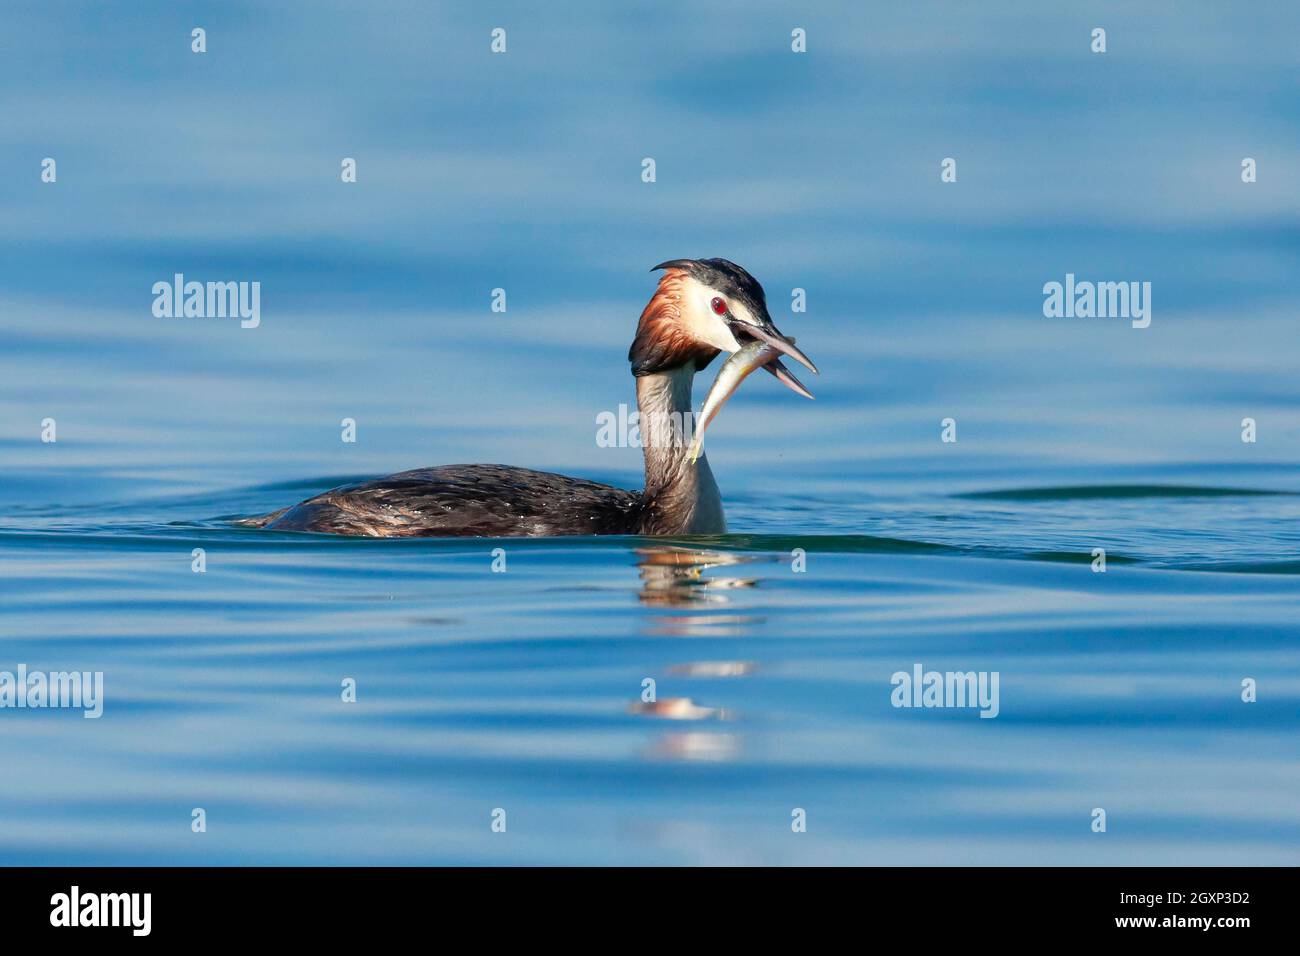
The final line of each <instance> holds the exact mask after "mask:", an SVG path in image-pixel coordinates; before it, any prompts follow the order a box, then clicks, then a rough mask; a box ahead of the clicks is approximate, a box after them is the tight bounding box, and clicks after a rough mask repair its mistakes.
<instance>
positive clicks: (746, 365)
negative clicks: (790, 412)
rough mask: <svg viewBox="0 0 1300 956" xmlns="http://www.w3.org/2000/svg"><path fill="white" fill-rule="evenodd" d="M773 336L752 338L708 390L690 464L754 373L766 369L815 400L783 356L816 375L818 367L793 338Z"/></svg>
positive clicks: (720, 370) (725, 364)
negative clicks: (729, 401) (711, 427)
mask: <svg viewBox="0 0 1300 956" xmlns="http://www.w3.org/2000/svg"><path fill="white" fill-rule="evenodd" d="M745 328H746V329H747V330H750V329H752V328H753V327H752V326H750V325H748V324H746V325H745ZM772 332H774V333H775V336H767V335H764V336H762V337H752V338H750V339H749V340H748V341H747V342H746V343H745V344H744V345H742V346H741V347H740V350H739V351H737V352H733V353H732V355H731V357H730V358H728V359H727V361H726V362H724V363H723V365H722V368H721V369H719V370H718V377H717V378H716V379H715V380H714V382H713V387H712V388H710V389H709V394H708V395H706V396H705V398H704V405H703V407H702V408H701V409H700V414H699V416H698V417H697V418H696V420H695V439H694V441H692V442H691V447H690V449H689V450H688V451H687V453H686V460H687V461H688V462H689V463H691V464H694V463H695V462H696V461H697V460H698V459H699V457H700V452H701V451H702V450H703V448H704V432H705V430H706V429H707V428H708V427H709V423H710V422H712V421H713V419H714V418H716V417H717V415H718V412H720V411H721V410H722V406H723V405H725V404H726V403H727V399H729V398H731V396H732V395H733V394H734V393H735V392H736V389H738V388H740V383H741V382H743V381H744V380H745V379H747V378H748V377H749V375H750V373H752V372H754V371H755V370H757V369H760V368H765V369H767V370H768V371H769V372H771V373H772V374H773V375H775V376H776V378H777V380H778V381H780V382H782V383H783V384H785V385H786V386H787V387H788V388H790V389H792V390H793V391H795V392H797V393H799V394H800V395H802V396H804V397H805V398H812V397H813V395H812V392H810V391H808V389H806V388H804V386H803V383H801V382H800V381H799V380H798V379H797V378H795V377H794V376H793V375H792V374H790V370H789V369H788V368H786V367H785V365H784V364H783V363H782V362H781V359H780V356H781V355H789V356H791V357H792V358H795V359H797V360H798V361H800V362H802V363H803V364H804V365H807V366H808V367H809V368H811V369H812V370H813V371H814V372H816V371H817V369H816V367H815V366H814V365H813V364H812V362H811V361H810V360H809V359H808V357H807V356H805V355H804V354H803V352H801V351H799V349H798V348H797V347H796V346H795V344H794V339H793V338H786V337H785V336H783V335H781V333H780V332H776V328H775V326H773V327H772ZM738 338H739V336H738Z"/></svg>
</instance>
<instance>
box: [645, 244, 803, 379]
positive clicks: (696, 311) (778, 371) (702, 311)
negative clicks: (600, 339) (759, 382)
mask: <svg viewBox="0 0 1300 956" xmlns="http://www.w3.org/2000/svg"><path fill="white" fill-rule="evenodd" d="M658 269H663V270H664V274H663V276H662V277H661V278H660V279H659V288H658V289H656V290H655V294H654V296H652V297H651V299H650V302H649V304H647V305H646V307H645V311H643V312H642V313H641V321H640V324H639V325H638V326H637V333H636V339H635V340H634V341H633V343H632V348H631V350H630V351H629V352H628V360H629V361H630V362H631V363H632V372H633V374H634V375H650V374H653V373H655V372H662V371H666V370H668V369H673V368H678V367H680V366H683V365H685V364H686V363H687V362H691V361H694V363H695V366H694V367H695V369H697V370H698V369H701V368H704V366H706V365H708V364H709V362H711V361H713V359H714V357H715V356H717V354H718V352H720V351H721V352H728V353H734V352H737V351H739V350H740V348H741V346H743V345H745V344H746V343H749V342H752V341H754V340H756V339H757V340H760V341H763V342H767V343H768V344H769V345H771V346H773V347H774V348H775V349H776V350H777V351H779V352H782V353H783V354H785V355H788V356H790V357H791V358H792V359H794V360H795V361H796V362H800V363H802V364H803V365H806V366H807V367H808V368H809V369H811V370H812V371H814V372H816V371H817V367H816V366H815V365H813V363H812V361H811V360H810V359H809V358H808V356H806V355H804V354H803V352H802V351H800V350H799V349H798V348H797V347H796V346H795V344H794V343H793V342H792V341H791V340H790V339H788V338H787V337H786V336H785V335H783V334H782V333H781V331H780V330H779V329H778V328H777V327H776V324H775V323H774V322H773V321H772V317H771V316H770V315H769V314H768V312H767V296H765V295H764V294H763V287H762V286H761V285H759V283H758V280H757V279H755V278H754V277H753V276H752V275H750V274H749V273H748V272H746V271H745V270H744V269H742V268H741V267H740V266H738V265H736V264H735V263H734V262H729V261H727V260H726V259H670V260H669V261H667V262H661V263H659V265H657V266H655V267H654V269H652V270H651V271H652V272H653V271H655V270H658ZM770 368H771V371H772V372H773V373H774V374H775V375H776V376H777V378H779V379H781V381H783V382H785V384H786V385H788V386H789V387H790V388H792V389H794V390H795V391H797V392H800V393H801V394H806V390H804V389H803V387H802V386H801V385H799V384H798V382H797V381H796V380H795V379H794V377H793V376H791V375H790V374H789V371H788V370H787V369H786V368H785V366H783V365H782V364H781V363H780V361H779V360H777V361H774V362H773V363H771V366H770Z"/></svg>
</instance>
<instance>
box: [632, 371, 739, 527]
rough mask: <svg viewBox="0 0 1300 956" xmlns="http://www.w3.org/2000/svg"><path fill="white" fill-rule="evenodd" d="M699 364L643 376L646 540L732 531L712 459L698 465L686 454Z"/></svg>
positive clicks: (639, 387)
mask: <svg viewBox="0 0 1300 956" xmlns="http://www.w3.org/2000/svg"><path fill="white" fill-rule="evenodd" d="M695 371H696V370H695V362H694V360H692V361H689V362H687V363H686V364H684V365H679V366H678V367H676V368H671V369H666V370H664V371H662V372H652V373H650V374H647V375H639V376H637V379H636V404H637V409H638V410H639V411H640V413H641V414H640V432H641V446H642V449H643V451H644V453H645V502H646V517H645V520H644V522H643V524H644V527H643V529H642V530H643V531H644V532H645V533H646V534H721V533H723V532H724V531H726V530H727V521H726V517H725V516H724V515H723V511H722V495H721V494H720V493H719V492H718V484H717V482H716V481H714V480H713V472H712V471H711V470H710V469H709V460H708V458H707V457H706V456H705V455H704V454H703V453H701V454H700V457H699V458H698V459H697V460H696V461H695V462H694V463H693V464H692V463H690V462H688V461H687V460H686V450H687V448H688V447H689V446H690V443H691V438H692V437H693V435H694V421H695V416H694V410H693V409H692V408H691V383H692V382H693V381H694V379H695Z"/></svg>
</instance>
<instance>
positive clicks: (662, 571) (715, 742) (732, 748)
mask: <svg viewBox="0 0 1300 956" xmlns="http://www.w3.org/2000/svg"><path fill="white" fill-rule="evenodd" d="M636 555H637V567H638V568H639V569H640V573H641V603H642V604H645V605H648V606H650V607H655V608H659V607H674V608H687V609H691V608H713V607H717V606H720V605H726V604H730V603H732V599H731V598H730V597H728V595H727V592H728V591H733V590H735V589H737V588H751V587H753V586H754V585H756V584H757V583H758V582H757V579H755V578H740V577H730V576H725V575H718V574H706V572H711V571H713V570H714V569H716V568H725V567H730V566H733V565H739V564H746V563H749V562H752V561H754V560H756V557H755V556H754V555H745V554H738V553H735V552H726V551H708V550H700V549H695V548H686V547H680V546H658V545H652V546H647V547H641V548H637V549H636ZM762 621H763V618H761V617H759V616H754V615H740V614H716V613H713V612H712V611H709V612H707V613H705V612H703V611H701V612H699V613H686V614H675V615H664V614H657V613H656V614H652V615H650V616H649V617H647V619H646V628H645V630H646V631H647V633H649V634H652V635H655V636H667V637H701V636H706V635H707V636H710V637H720V636H727V635H730V636H733V637H741V636H743V635H744V633H745V632H746V625H751V624H753V625H757V624H761V623H762ZM752 670H753V667H752V665H751V664H748V663H746V662H742V661H698V662H693V663H685V664H674V665H673V666H671V667H669V668H667V670H666V673H667V674H668V675H671V676H673V677H740V676H744V675H745V674H748V673H751V672H752ZM628 710H629V712H631V713H634V714H639V715H642V716H646V717H659V718H667V719H670V720H708V719H714V720H728V719H729V715H728V714H727V712H726V711H724V710H722V709H721V708H717V707H702V706H700V705H698V704H697V703H696V702H695V701H693V700H691V698H689V697H663V698H659V699H657V700H653V701H644V700H642V701H637V702H635V703H633V704H632V705H630V706H629V708H628ZM740 748H741V737H740V735H739V734H736V733H706V732H699V731H695V732H690V733H668V734H665V735H663V736H662V737H660V738H659V739H658V740H656V741H655V743H654V744H653V745H652V746H651V747H650V748H649V749H648V750H647V751H646V753H645V756H646V758H647V759H652V760H705V761H722V760H729V759H731V758H733V757H735V756H736V755H737V754H738V753H739V752H740Z"/></svg>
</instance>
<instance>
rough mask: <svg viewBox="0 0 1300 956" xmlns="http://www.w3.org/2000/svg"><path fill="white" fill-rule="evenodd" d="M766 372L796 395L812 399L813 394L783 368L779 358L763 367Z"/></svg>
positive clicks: (783, 364) (783, 365)
mask: <svg viewBox="0 0 1300 956" xmlns="http://www.w3.org/2000/svg"><path fill="white" fill-rule="evenodd" d="M763 368H765V369H766V370H767V371H769V372H771V373H772V374H773V375H775V376H776V380H777V381H778V382H780V383H781V384H782V385H784V386H785V387H786V388H788V389H790V390H791V391H792V392H795V393H796V394H798V395H802V396H803V397H804V398H812V397H813V393H812V392H810V391H808V389H806V388H804V385H803V382H801V381H799V380H798V379H797V378H795V377H794V376H793V375H791V374H790V370H789V369H788V368H786V367H785V363H784V362H782V361H781V360H780V359H779V358H774V359H772V361H770V362H768V363H767V364H766V365H764V366H763Z"/></svg>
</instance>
